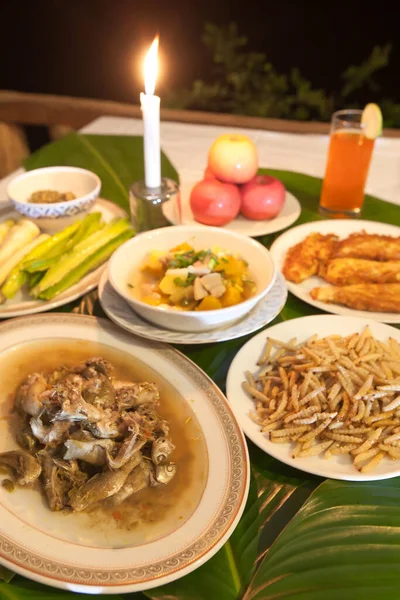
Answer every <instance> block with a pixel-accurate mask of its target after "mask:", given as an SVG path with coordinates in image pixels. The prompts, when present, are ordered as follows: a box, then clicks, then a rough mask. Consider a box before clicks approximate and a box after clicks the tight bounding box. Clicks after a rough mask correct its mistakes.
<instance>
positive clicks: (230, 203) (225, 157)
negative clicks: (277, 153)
mask: <svg viewBox="0 0 400 600" xmlns="http://www.w3.org/2000/svg"><path fill="white" fill-rule="evenodd" d="M258 168H259V163H258V152H257V147H256V145H255V144H254V142H253V141H252V140H251V139H250V138H249V137H248V136H246V135H243V134H239V133H230V134H229V133H228V134H223V135H220V136H219V137H218V138H217V139H216V140H215V141H214V143H213V144H212V145H211V147H210V149H209V152H208V161H207V167H206V169H205V171H204V175H203V179H202V180H201V181H197V182H196V183H194V185H193V182H185V181H182V182H181V192H182V193H181V197H182V200H183V205H182V221H181V223H180V224H185V225H191V224H195V223H200V224H202V225H208V226H210V225H211V226H212V227H223V228H226V229H228V230H230V231H234V232H236V233H241V234H243V235H248V236H251V237H256V236H259V235H266V234H268V233H273V232H275V231H280V230H281V229H284V228H286V227H289V225H292V224H293V223H294V222H295V221H296V220H297V219H298V217H299V215H300V212H301V209H300V204H299V202H298V200H297V199H296V198H295V197H294V196H293V195H292V194H290V193H289V192H288V191H287V190H286V189H285V186H284V185H283V183H282V182H281V181H280V180H279V179H277V178H276V177H272V176H271V175H266V174H261V173H259V172H258ZM166 216H167V218H168V219H169V220H170V221H171V222H172V223H173V224H174V225H177V224H178V223H177V222H175V221H174V220H173V218H172V215H169V214H166Z"/></svg>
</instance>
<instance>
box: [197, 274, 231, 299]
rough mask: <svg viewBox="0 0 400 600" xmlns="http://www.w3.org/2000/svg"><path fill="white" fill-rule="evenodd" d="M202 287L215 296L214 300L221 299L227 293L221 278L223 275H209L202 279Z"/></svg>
mask: <svg viewBox="0 0 400 600" xmlns="http://www.w3.org/2000/svg"><path fill="white" fill-rule="evenodd" d="M201 285H202V286H203V288H205V289H206V290H207V292H209V293H210V294H211V296H214V298H220V297H221V296H223V295H224V294H225V292H226V286H225V284H224V281H223V279H222V277H221V273H209V274H208V275H204V277H202V278H201Z"/></svg>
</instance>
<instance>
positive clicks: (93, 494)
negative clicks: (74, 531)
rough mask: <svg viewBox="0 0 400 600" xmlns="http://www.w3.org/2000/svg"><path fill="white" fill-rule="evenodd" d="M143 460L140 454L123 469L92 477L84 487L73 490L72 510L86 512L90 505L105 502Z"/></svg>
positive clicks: (117, 490) (70, 499)
mask: <svg viewBox="0 0 400 600" xmlns="http://www.w3.org/2000/svg"><path fill="white" fill-rule="evenodd" d="M141 460H142V458H141V456H140V454H137V455H136V456H134V457H133V458H131V459H130V461H129V462H128V463H126V465H124V466H123V467H122V468H121V469H118V470H117V471H105V472H104V473H97V475H94V476H93V477H91V478H90V479H89V481H87V482H86V483H85V484H84V485H82V486H81V487H79V488H77V489H73V490H72V491H71V493H70V498H69V501H70V504H71V506H72V508H73V509H74V510H76V511H81V510H84V509H85V508H87V507H88V506H89V505H91V504H94V503H95V502H100V501H101V500H105V499H106V498H109V497H110V496H113V495H114V494H116V493H117V492H119V490H120V489H121V488H122V486H123V485H124V483H125V481H126V479H127V477H128V475H129V473H130V472H131V471H132V470H133V469H134V468H135V467H136V466H137V465H138V464H139V463H140V461H141Z"/></svg>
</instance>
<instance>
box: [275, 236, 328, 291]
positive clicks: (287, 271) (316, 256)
mask: <svg viewBox="0 0 400 600" xmlns="http://www.w3.org/2000/svg"><path fill="white" fill-rule="evenodd" d="M338 239H339V238H338V237H337V236H336V235H333V234H328V235H321V234H320V233H310V235H308V236H307V237H306V238H305V239H304V240H303V241H302V242H300V243H299V244H296V245H295V246H292V248H289V250H288V252H287V254H286V258H285V262H284V265H283V268H282V273H283V274H284V276H285V278H286V279H287V280H288V281H293V282H294V283H301V282H302V281H304V280H305V279H308V278H309V277H312V276H313V275H316V273H317V271H318V268H319V267H320V265H321V263H324V262H325V261H327V260H329V259H330V258H331V256H332V254H333V253H334V251H335V249H336V246H337V243H338Z"/></svg>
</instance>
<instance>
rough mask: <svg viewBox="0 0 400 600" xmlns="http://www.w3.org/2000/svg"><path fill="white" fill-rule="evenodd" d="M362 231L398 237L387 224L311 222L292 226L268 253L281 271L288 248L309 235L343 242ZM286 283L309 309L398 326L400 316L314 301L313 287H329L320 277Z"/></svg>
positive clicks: (399, 231) (339, 220)
mask: <svg viewBox="0 0 400 600" xmlns="http://www.w3.org/2000/svg"><path fill="white" fill-rule="evenodd" d="M362 230H364V231H366V232H367V233H376V234H378V235H391V236H399V235H400V227H396V226H395V225H389V224H387V223H377V222H375V221H352V220H351V219H332V220H326V221H313V222H312V223H305V224H304V225H298V226H297V227H293V228H292V229H290V230H289V231H285V233H282V235H280V236H279V237H278V238H277V239H276V240H275V242H274V243H273V244H272V246H271V249H270V252H271V254H272V258H273V259H274V261H275V264H276V266H277V268H278V269H279V270H280V271H282V268H283V264H284V262H285V258H286V254H287V251H288V250H289V248H291V247H292V246H295V245H296V244H298V243H299V242H301V241H303V240H304V239H305V238H306V237H307V236H308V235H309V234H310V233H322V234H323V235H326V234H328V233H334V234H336V235H337V236H338V237H339V238H340V239H344V238H346V237H348V236H349V235H350V234H352V233H355V232H357V231H362ZM287 284H288V288H289V291H290V292H292V294H293V295H294V296H297V298H300V300H304V302H307V303H308V304H311V305H312V306H315V307H316V308H319V309H320V310H323V311H325V312H329V313H332V314H334V315H347V316H354V317H365V318H367V319H374V320H376V321H382V322H383V323H400V314H399V313H384V312H373V311H366V310H354V309H352V308H347V307H346V306H340V305H339V304H328V303H327V302H318V300H313V299H312V298H311V295H310V291H311V290H312V289H313V288H315V287H323V286H327V285H328V283H327V282H326V281H324V280H323V279H321V278H320V277H316V276H314V277H310V278H309V279H306V281H303V282H302V283H292V282H291V281H288V282H287Z"/></svg>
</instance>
